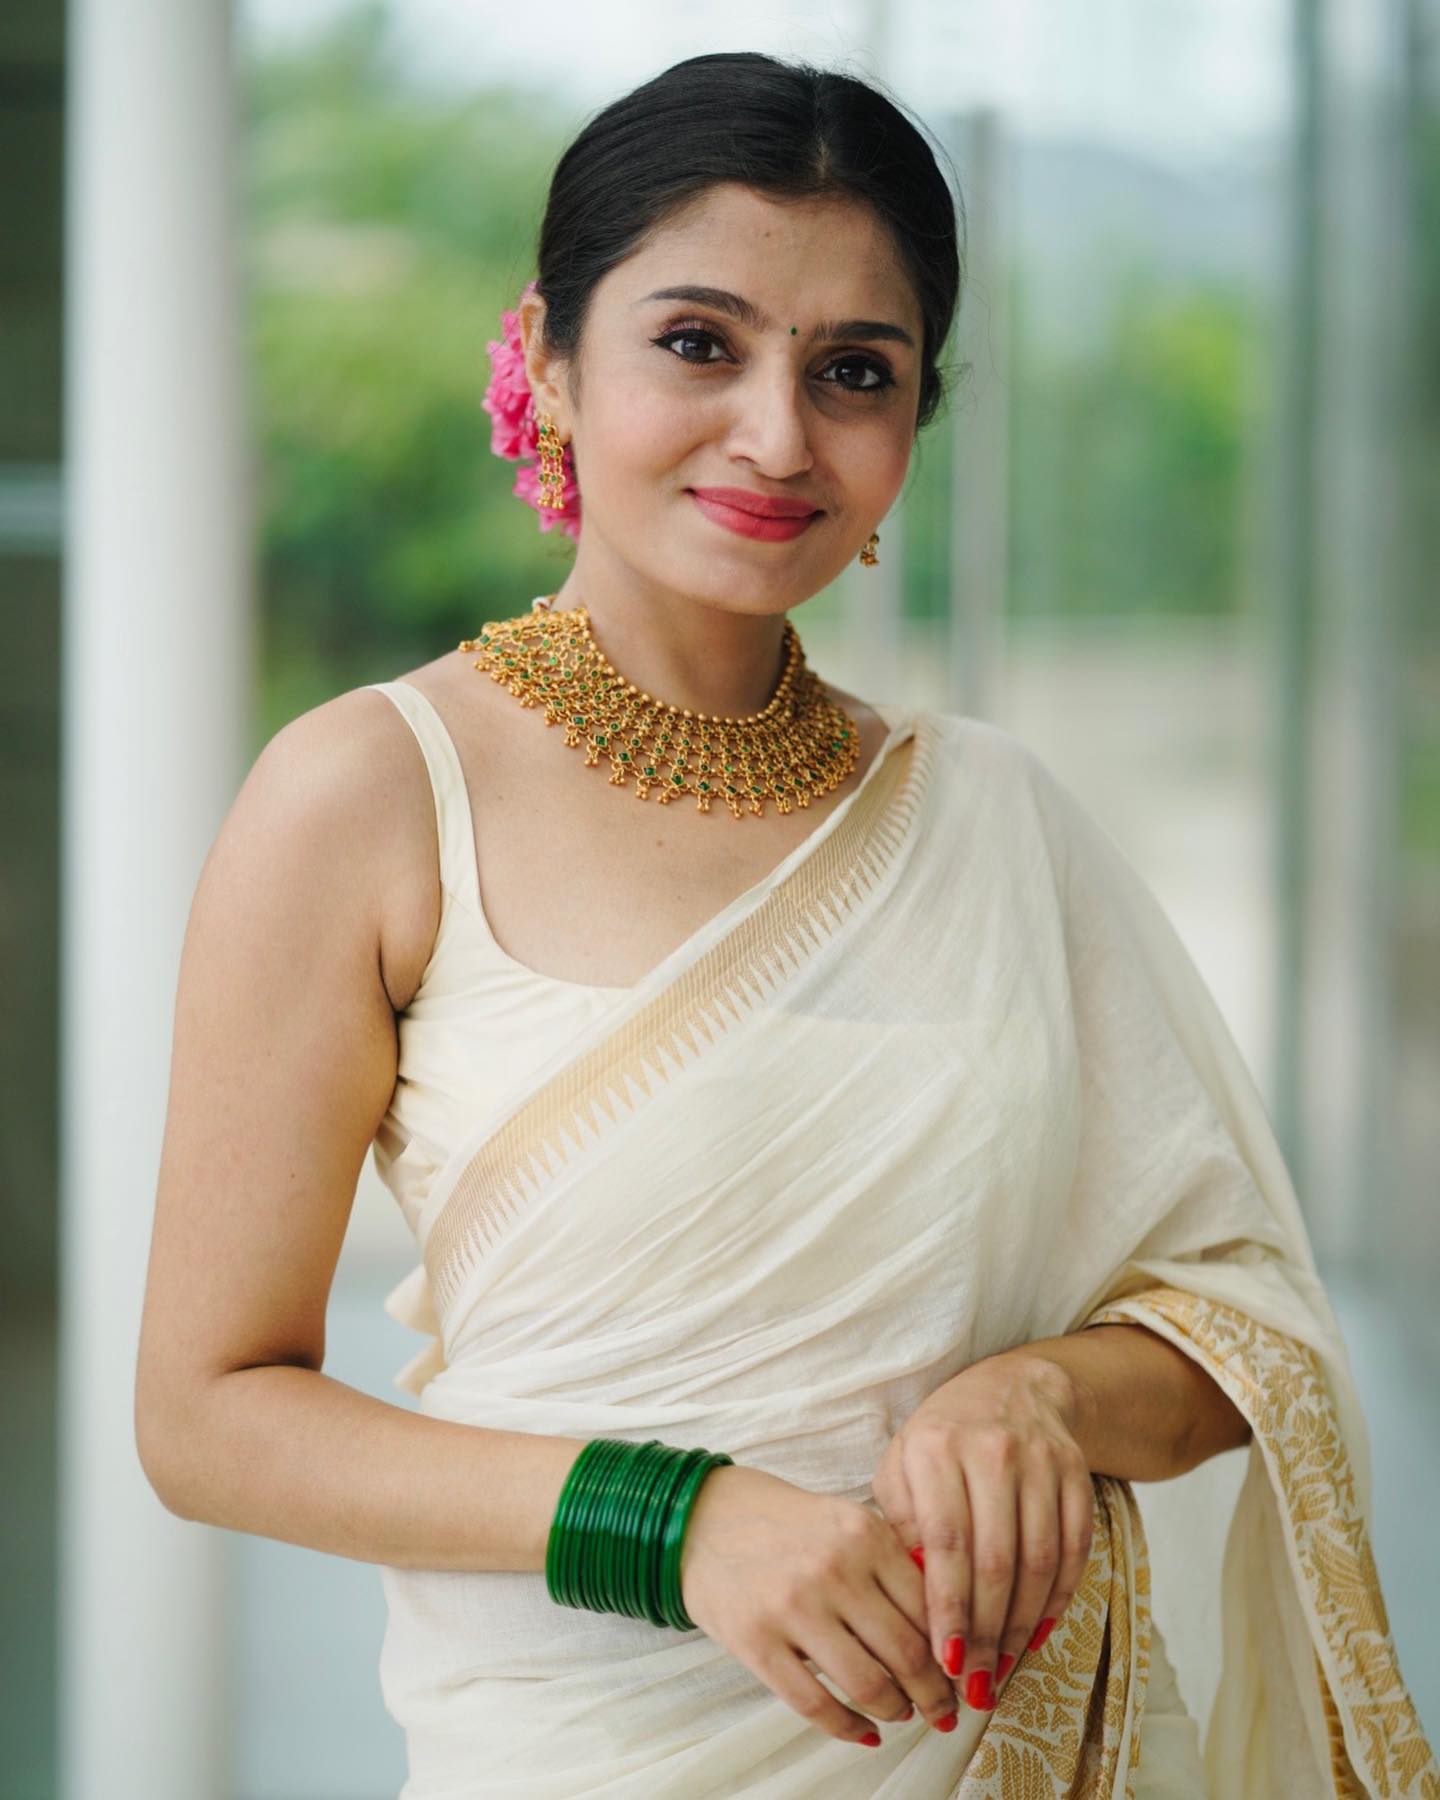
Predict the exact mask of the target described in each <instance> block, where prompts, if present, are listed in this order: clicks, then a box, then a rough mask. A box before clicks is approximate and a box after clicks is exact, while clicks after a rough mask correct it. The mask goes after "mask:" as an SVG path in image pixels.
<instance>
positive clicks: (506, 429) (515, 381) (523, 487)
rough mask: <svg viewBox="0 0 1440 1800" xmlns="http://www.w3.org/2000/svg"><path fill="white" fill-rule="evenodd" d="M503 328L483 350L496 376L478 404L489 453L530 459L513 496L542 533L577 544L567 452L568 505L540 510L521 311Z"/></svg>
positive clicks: (564, 493) (575, 489) (575, 499)
mask: <svg viewBox="0 0 1440 1800" xmlns="http://www.w3.org/2000/svg"><path fill="white" fill-rule="evenodd" d="M534 287H535V283H534V282H533V281H532V282H530V283H529V284H528V285H527V286H526V287H525V288H523V289H522V290H521V295H520V297H521V299H522V300H523V299H524V297H525V295H526V294H529V293H532V292H533V291H534ZM500 323H501V326H502V328H503V331H504V336H503V337H502V338H492V339H491V340H490V342H489V343H488V344H486V346H485V348H486V349H487V350H488V351H489V352H490V362H491V366H492V369H493V371H494V372H493V374H492V375H491V377H490V385H489V387H488V388H486V390H485V398H484V399H483V400H482V401H481V402H480V404H481V406H482V407H484V409H485V411H486V412H488V413H489V415H490V418H491V421H492V422H491V426H490V448H491V450H493V451H494V453H495V455H496V456H503V457H505V459H506V460H507V461H509V462H518V461H519V460H520V458H521V457H528V458H529V459H530V466H529V467H528V468H526V467H523V466H522V467H521V468H519V469H517V470H516V471H515V485H514V487H513V488H512V489H511V490H510V491H511V492H512V493H513V494H514V495H515V498H516V499H517V500H524V501H525V502H526V503H527V505H529V506H533V507H534V508H535V511H536V513H537V515H538V517H539V520H540V529H541V530H542V531H550V530H552V529H553V528H554V527H555V526H556V525H559V527H560V528H561V530H562V531H566V532H568V533H569V535H570V536H571V537H572V538H578V537H579V535H580V489H579V486H578V484H577V483H576V480H575V471H574V467H573V461H572V458H571V456H570V452H569V449H568V447H567V448H566V450H565V451H564V461H563V464H562V472H563V474H564V476H565V486H564V488H563V489H562V490H561V497H562V498H563V500H564V502H565V504H564V505H563V506H561V507H550V506H541V504H540V493H541V489H540V468H539V464H540V435H539V432H538V430H537V428H536V419H535V401H534V397H533V395H532V394H531V392H530V380H529V377H528V376H527V375H526V373H525V347H524V345H523V343H522V342H521V339H520V314H519V311H518V309H517V310H515V311H506V312H503V313H501V315H500Z"/></svg>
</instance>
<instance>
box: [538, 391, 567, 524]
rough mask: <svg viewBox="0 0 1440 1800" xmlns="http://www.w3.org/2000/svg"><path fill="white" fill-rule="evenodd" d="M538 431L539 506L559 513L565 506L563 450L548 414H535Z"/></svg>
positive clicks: (553, 423)
mask: <svg viewBox="0 0 1440 1800" xmlns="http://www.w3.org/2000/svg"><path fill="white" fill-rule="evenodd" d="M535 422H536V424H537V426H538V427H539V431H540V474H539V477H538V481H539V487H540V505H541V506H548V507H551V508H553V509H554V510H556V511H559V510H560V509H561V508H562V507H563V506H564V504H565V500H564V493H565V449H564V446H563V445H562V444H561V442H560V433H559V432H558V431H556V429H555V421H554V420H553V419H552V418H551V417H550V415H549V413H537V414H536V420H535Z"/></svg>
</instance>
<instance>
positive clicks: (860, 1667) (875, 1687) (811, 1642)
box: [805, 1590, 929, 1724]
mask: <svg viewBox="0 0 1440 1800" xmlns="http://www.w3.org/2000/svg"><path fill="white" fill-rule="evenodd" d="M877 1600H880V1595H879V1592H878V1590H877ZM882 1604H883V1605H884V1606H885V1608H886V1610H887V1611H889V1612H890V1614H891V1619H892V1620H893V1619H894V1612H893V1609H891V1608H890V1607H889V1604H888V1602H883V1601H882ZM877 1611H878V1608H877ZM866 1629H867V1632H869V1633H870V1634H871V1635H874V1636H880V1635H881V1633H880V1631H879V1630H878V1629H877V1620H876V1618H875V1617H874V1616H871V1617H870V1618H869V1619H868V1621H867V1625H866ZM903 1629H906V1630H908V1631H909V1632H910V1636H911V1637H912V1639H914V1640H915V1641H917V1642H918V1643H919V1646H920V1652H921V1655H922V1656H923V1657H924V1659H925V1660H926V1661H927V1662H928V1661H929V1657H928V1655H926V1653H925V1640H924V1638H922V1637H920V1635H919V1633H918V1632H915V1631H914V1629H913V1627H904V1628H903ZM805 1651H806V1654H807V1655H808V1656H809V1657H810V1658H811V1659H812V1661H814V1662H815V1663H816V1664H817V1665H818V1667H819V1670H820V1673H821V1674H822V1675H824V1676H826V1677H827V1678H828V1679H829V1680H830V1681H833V1682H834V1684H835V1686H836V1687H837V1688H839V1690H840V1692H841V1694H842V1695H843V1696H844V1697H845V1699H847V1700H849V1701H850V1702H851V1704H852V1705H853V1706H855V1707H857V1708H860V1709H862V1710H863V1711H865V1712H866V1713H868V1714H870V1716H871V1717H872V1718H875V1719H879V1720H883V1721H884V1722H885V1723H887V1724H898V1723H900V1722H901V1721H902V1720H904V1719H909V1718H913V1717H914V1715H915V1705H916V1702H915V1700H914V1699H913V1698H912V1696H911V1694H910V1691H909V1689H908V1688H907V1687H906V1686H904V1685H903V1680H902V1679H897V1677H896V1674H895V1672H894V1671H892V1669H891V1667H890V1664H889V1662H888V1661H887V1660H884V1659H882V1658H881V1657H879V1656H877V1655H875V1654H874V1653H873V1651H872V1649H871V1646H870V1642H869V1639H868V1637H867V1639H865V1640H863V1641H862V1639H860V1638H859V1637H857V1636H856V1635H855V1632H854V1631H853V1630H852V1629H851V1628H850V1626H849V1624H848V1621H846V1620H841V1619H839V1618H834V1619H830V1620H826V1621H824V1622H823V1623H817V1625H816V1626H815V1628H814V1630H813V1631H810V1632H809V1633H807V1635H806V1638H805ZM889 1655H890V1656H892V1657H894V1659H895V1661H896V1662H898V1663H901V1664H904V1663H907V1662H911V1663H913V1662H914V1658H913V1656H912V1655H910V1654H909V1653H908V1652H906V1651H905V1650H903V1649H901V1648H899V1647H898V1646H895V1647H892V1648H891V1649H890V1651H889ZM909 1679H910V1680H916V1679H917V1677H916V1675H914V1674H911V1675H910V1676H909Z"/></svg>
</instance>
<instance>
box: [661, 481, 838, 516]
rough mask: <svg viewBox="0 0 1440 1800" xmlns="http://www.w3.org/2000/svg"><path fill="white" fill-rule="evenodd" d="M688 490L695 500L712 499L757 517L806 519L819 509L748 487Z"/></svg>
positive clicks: (808, 503)
mask: <svg viewBox="0 0 1440 1800" xmlns="http://www.w3.org/2000/svg"><path fill="white" fill-rule="evenodd" d="M690 492H691V493H692V494H694V496H695V497H696V499H697V500H713V501H714V502H715V504H716V505H717V506H728V507H730V508H731V509H732V510H733V511H735V512H746V513H753V514H754V515H755V517H756V518H758V519H808V518H809V517H810V515H811V514H812V513H815V512H818V511H819V510H820V509H819V507H816V506H812V505H811V504H810V502H809V501H808V500H781V499H778V498H772V497H771V496H770V495H769V494H754V493H752V492H751V491H750V489H749V488H733V487H697V488H691V489H690Z"/></svg>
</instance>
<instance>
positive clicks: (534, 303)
mask: <svg viewBox="0 0 1440 1800" xmlns="http://www.w3.org/2000/svg"><path fill="white" fill-rule="evenodd" d="M519 312H520V342H521V345H522V346H523V349H524V353H525V377H526V380H527V381H528V382H529V383H530V392H531V395H532V396H533V398H534V401H535V410H536V411H537V412H543V413H548V414H549V415H550V417H551V418H552V419H553V420H554V421H555V429H556V430H557V431H558V432H559V433H560V439H561V442H562V443H564V442H567V441H568V440H569V437H570V414H569V404H570V397H569V393H568V391H567V389H566V386H565V379H564V377H565V364H564V361H563V359H561V358H558V357H552V356H549V355H547V354H546V353H545V352H544V351H543V350H542V348H541V342H540V327H541V325H542V323H543V322H544V318H545V302H544V301H543V300H542V299H541V298H540V296H539V294H526V295H524V296H523V298H522V299H521V301H520V307H519Z"/></svg>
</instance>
